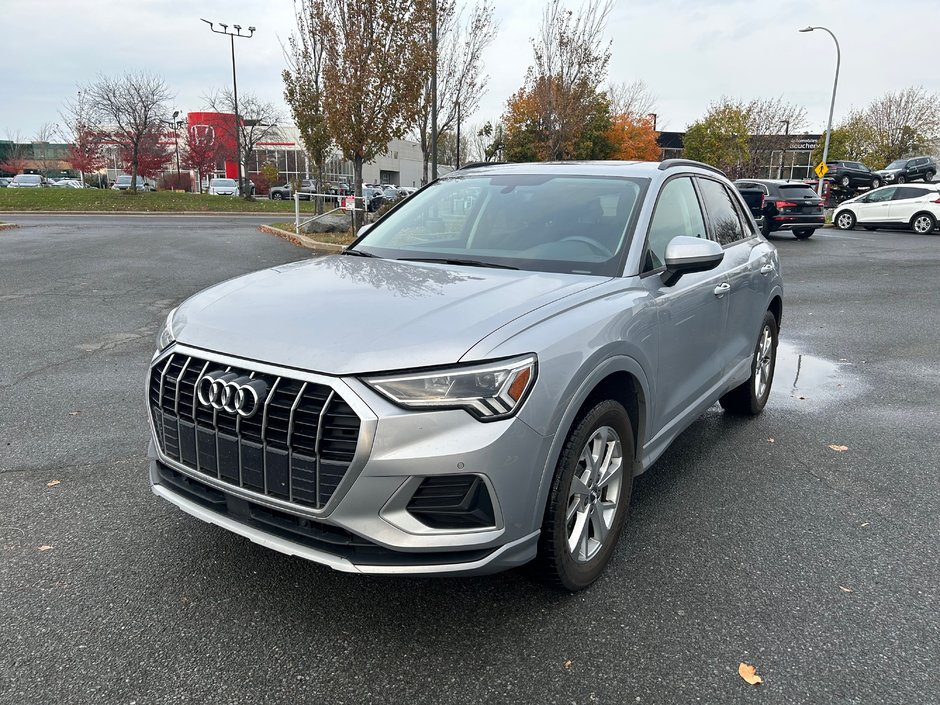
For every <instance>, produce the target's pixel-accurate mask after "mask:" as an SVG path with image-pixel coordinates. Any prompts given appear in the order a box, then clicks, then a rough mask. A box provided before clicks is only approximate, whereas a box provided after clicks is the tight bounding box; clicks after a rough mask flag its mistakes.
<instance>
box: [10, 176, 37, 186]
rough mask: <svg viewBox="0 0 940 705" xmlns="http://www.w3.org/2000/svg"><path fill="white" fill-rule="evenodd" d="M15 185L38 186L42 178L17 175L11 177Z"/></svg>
mask: <svg viewBox="0 0 940 705" xmlns="http://www.w3.org/2000/svg"><path fill="white" fill-rule="evenodd" d="M13 183H15V184H38V183H42V178H41V177H40V176H39V175H38V174H18V175H17V176H14V177H13Z"/></svg>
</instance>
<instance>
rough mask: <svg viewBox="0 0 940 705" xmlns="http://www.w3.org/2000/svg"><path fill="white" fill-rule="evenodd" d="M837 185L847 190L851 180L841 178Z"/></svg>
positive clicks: (844, 177) (845, 177)
mask: <svg viewBox="0 0 940 705" xmlns="http://www.w3.org/2000/svg"><path fill="white" fill-rule="evenodd" d="M839 183H840V184H842V188H848V187H849V184H851V183H852V180H851V179H850V178H849V177H848V176H843V177H842V178H841V179H839Z"/></svg>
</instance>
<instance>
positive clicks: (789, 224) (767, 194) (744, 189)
mask: <svg viewBox="0 0 940 705" xmlns="http://www.w3.org/2000/svg"><path fill="white" fill-rule="evenodd" d="M734 185H735V186H737V188H738V190H739V191H740V192H741V196H742V197H743V198H744V201H745V203H747V205H748V208H749V209H750V211H751V214H752V215H753V216H754V218H755V220H757V221H758V224H759V225H760V227H761V231H762V232H763V233H764V236H765V237H766V236H767V235H770V233H773V232H777V231H779V230H789V231H791V232H792V233H793V234H794V235H795V236H796V239H797V240H806V239H807V238H809V237H811V236H812V235H813V233H814V232H816V229H817V228H821V227H822V226H823V225H825V223H826V215H825V213H824V211H823V207H822V199H820V198H819V196H817V195H816V192H815V191H814V190H813V189H812V187H810V186H809V185H808V184H804V183H800V182H799V181H778V180H774V179H738V180H737V181H735V182H734Z"/></svg>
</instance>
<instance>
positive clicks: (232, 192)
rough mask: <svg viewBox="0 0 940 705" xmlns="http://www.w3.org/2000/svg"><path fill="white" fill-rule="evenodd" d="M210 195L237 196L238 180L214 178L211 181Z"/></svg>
mask: <svg viewBox="0 0 940 705" xmlns="http://www.w3.org/2000/svg"><path fill="white" fill-rule="evenodd" d="M209 195H210V196H237V195H238V182H237V181H236V180H235V179H212V181H210V182H209Z"/></svg>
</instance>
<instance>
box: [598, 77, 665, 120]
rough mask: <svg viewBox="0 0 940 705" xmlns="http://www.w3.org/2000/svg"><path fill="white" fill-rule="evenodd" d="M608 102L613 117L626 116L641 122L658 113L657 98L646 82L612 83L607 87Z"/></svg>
mask: <svg viewBox="0 0 940 705" xmlns="http://www.w3.org/2000/svg"><path fill="white" fill-rule="evenodd" d="M607 100H609V101H610V112H611V113H612V114H613V115H624V116H626V117H628V118H630V119H632V120H640V119H643V118H646V117H648V116H649V115H652V114H653V113H655V112H656V96H655V95H653V93H652V91H651V90H650V88H649V86H647V85H646V83H645V82H643V81H640V80H636V81H633V82H631V83H624V82H622V81H621V82H620V83H611V84H610V85H609V86H608V87H607Z"/></svg>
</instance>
